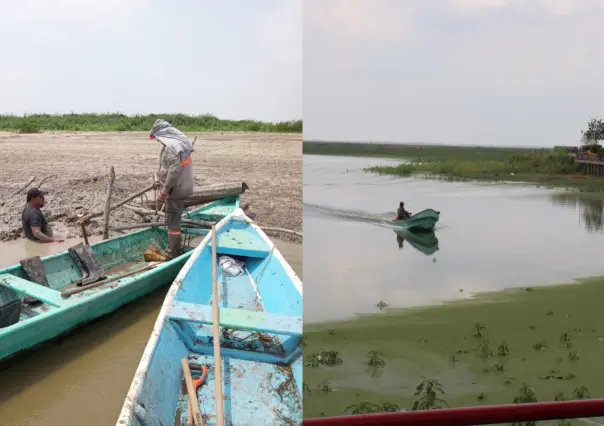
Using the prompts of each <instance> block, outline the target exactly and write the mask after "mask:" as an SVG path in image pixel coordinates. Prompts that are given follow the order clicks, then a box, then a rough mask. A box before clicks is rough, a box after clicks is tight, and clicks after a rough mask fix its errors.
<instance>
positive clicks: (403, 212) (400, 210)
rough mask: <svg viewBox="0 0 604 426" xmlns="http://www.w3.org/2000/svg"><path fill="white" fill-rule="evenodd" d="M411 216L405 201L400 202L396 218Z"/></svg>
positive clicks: (401, 218)
mask: <svg viewBox="0 0 604 426" xmlns="http://www.w3.org/2000/svg"><path fill="white" fill-rule="evenodd" d="M410 217H411V213H409V212H408V211H407V210H405V203H404V202H402V201H401V202H400V203H399V206H398V210H397V211H396V219H395V220H405V219H409V218H410Z"/></svg>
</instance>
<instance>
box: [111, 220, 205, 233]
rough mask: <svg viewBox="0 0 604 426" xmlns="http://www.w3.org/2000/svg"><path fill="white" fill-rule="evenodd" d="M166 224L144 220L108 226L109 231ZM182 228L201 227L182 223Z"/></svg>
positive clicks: (158, 226)
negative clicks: (143, 221)
mask: <svg viewBox="0 0 604 426" xmlns="http://www.w3.org/2000/svg"><path fill="white" fill-rule="evenodd" d="M165 226H166V224H165V223H164V222H146V223H134V224H131V225H118V226H114V227H111V228H109V230H110V231H127V230H129V229H140V228H162V227H165ZM182 227H183V228H187V227H191V228H203V227H202V226H198V225H194V224H192V223H183V224H182Z"/></svg>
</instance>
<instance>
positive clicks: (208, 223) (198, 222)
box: [121, 204, 214, 229]
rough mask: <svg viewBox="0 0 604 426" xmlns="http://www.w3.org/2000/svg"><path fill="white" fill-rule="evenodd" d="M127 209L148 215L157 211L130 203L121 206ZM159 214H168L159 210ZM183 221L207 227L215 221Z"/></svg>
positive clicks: (182, 220) (183, 221) (183, 220)
mask: <svg viewBox="0 0 604 426" xmlns="http://www.w3.org/2000/svg"><path fill="white" fill-rule="evenodd" d="M121 207H123V208H125V209H127V210H130V211H133V212H136V213H141V214H147V215H154V214H155V212H154V211H153V210H149V209H143V208H142V207H136V206H131V205H129V204H125V205H123V206H121ZM157 214H158V215H159V216H165V215H166V214H165V213H164V212H157ZM180 222H181V223H188V224H192V225H197V226H202V227H206V228H208V229H209V228H210V227H211V226H212V225H213V224H214V222H208V221H206V220H191V219H181V221H180Z"/></svg>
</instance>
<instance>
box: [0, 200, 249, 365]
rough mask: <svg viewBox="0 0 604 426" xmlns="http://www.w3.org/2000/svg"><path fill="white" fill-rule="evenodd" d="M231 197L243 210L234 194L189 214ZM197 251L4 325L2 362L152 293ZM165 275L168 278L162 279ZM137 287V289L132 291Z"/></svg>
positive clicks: (112, 241) (0, 333)
mask: <svg viewBox="0 0 604 426" xmlns="http://www.w3.org/2000/svg"><path fill="white" fill-rule="evenodd" d="M229 199H230V200H232V201H231V204H232V211H236V210H238V209H240V207H239V205H240V199H239V196H233V197H227V198H226V199H220V200H217V201H214V202H211V203H209V204H206V205H204V206H202V207H200V208H199V209H195V210H192V211H190V212H187V213H185V214H188V216H189V217H190V216H194V215H200V214H201V215H203V212H204V211H207V210H210V209H212V208H213V207H215V206H218V205H224V204H225V203H227V202H228V200H229ZM233 199H234V200H233ZM183 216H184V215H183ZM225 217H226V216H225ZM204 231H205V230H204ZM145 232H148V229H142V230H137V231H134V232H131V233H128V234H125V235H120V236H118V237H115V238H111V239H108V240H105V241H99V242H97V243H93V244H91V247H97V246H101V245H108V244H115V243H116V242H119V241H122V240H125V239H133V238H136V236H137V235H141V234H142V233H145ZM207 234H208V235H209V231H207ZM193 252H194V250H189V251H188V252H186V253H183V254H181V255H180V256H179V257H177V258H175V259H172V260H170V261H168V262H164V263H162V264H160V265H158V266H157V267H155V268H153V269H150V270H146V271H143V272H142V273H140V274H135V275H133V276H131V277H128V278H124V279H123V280H120V281H123V282H125V284H124V285H122V286H119V287H117V286H116V287H114V286H113V285H110V286H109V287H104V286H101V287H97V288H96V289H90V290H91V291H92V292H91V293H90V294H85V293H87V292H83V293H80V294H79V295H78V296H79V297H75V296H71V297H70V298H69V299H72V298H73V300H74V302H73V303H71V304H69V305H67V306H64V307H60V308H51V309H49V311H47V312H45V313H44V314H40V315H38V316H36V317H34V318H31V319H30V320H28V321H27V322H26V323H17V324H14V325H12V326H9V327H5V328H1V329H0V363H2V362H4V361H6V360H8V359H10V358H13V357H15V356H18V355H20V354H22V353H24V352H28V351H29V350H34V349H35V348H37V347H39V346H40V345H43V344H45V343H48V342H50V341H52V340H56V339H59V338H61V337H63V336H65V335H67V334H69V333H70V332H71V331H74V330H75V329H77V328H79V327H81V326H83V325H85V324H86V323H88V322H90V321H93V320H96V319H98V318H101V317H103V316H105V315H108V314H110V313H112V312H114V311H115V310H117V309H119V308H120V307H122V306H124V305H127V304H128V303H131V302H133V301H135V300H136V299H139V298H140V297H143V296H145V295H147V294H149V293H151V292H152V291H154V290H156V289H158V288H160V287H163V286H164V285H168V284H170V283H171V282H172V280H173V278H174V276H176V275H177V274H178V271H179V270H180V269H181V268H182V266H183V265H184V264H185V262H186V261H187V260H188V259H189V257H190V256H191V254H192V253H193ZM65 253H66V250H64V251H62V252H59V253H55V254H52V255H49V256H45V257H43V258H42V262H43V263H44V262H45V261H49V260H51V259H54V258H58V257H59V256H63V255H65ZM19 268H21V266H20V265H19V264H17V265H13V266H9V267H7V268H3V269H0V274H5V273H6V274H10V273H11V272H12V271H15V270H18V269H19ZM161 277H165V278H164V279H160V278H161ZM133 289H134V290H136V291H132V290H133ZM128 291H130V292H132V293H133V294H128ZM115 295H121V297H119V298H117V300H112V298H113V299H115ZM69 299H66V300H69ZM107 301H112V302H113V303H107ZM90 305H92V307H95V308H98V310H97V311H94V309H90V308H91V306H90ZM79 309H80V310H82V314H83V315H80V316H77V315H76V318H75V320H74V321H73V322H72V323H69V322H67V321H59V324H57V327H56V329H55V330H52V331H49V330H48V327H45V328H44V332H45V334H44V336H38V338H34V339H32V340H33V343H32V344H30V345H25V346H23V347H22V348H20V349H18V350H16V351H10V352H3V351H2V348H3V347H6V346H8V344H9V343H10V342H8V343H5V344H4V345H3V344H1V343H2V341H3V340H4V339H6V338H10V336H11V335H17V334H18V333H19V332H23V331H29V329H31V328H35V327H38V326H39V324H48V323H47V321H48V320H49V319H50V320H53V321H54V320H55V319H56V318H57V317H59V318H62V317H65V316H66V315H70V314H72V313H73V312H74V311H75V312H76V313H77V312H78V310H79ZM35 334H36V333H34V336H35Z"/></svg>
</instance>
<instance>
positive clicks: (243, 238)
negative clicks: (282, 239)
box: [208, 229, 270, 259]
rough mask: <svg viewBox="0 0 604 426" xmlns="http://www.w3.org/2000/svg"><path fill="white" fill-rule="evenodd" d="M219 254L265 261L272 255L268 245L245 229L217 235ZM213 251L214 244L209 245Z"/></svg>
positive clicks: (217, 250) (230, 230)
mask: <svg viewBox="0 0 604 426" xmlns="http://www.w3.org/2000/svg"><path fill="white" fill-rule="evenodd" d="M216 239H217V246H216V253H217V254H226V255H231V256H244V257H258V258H261V259H264V258H265V257H267V256H268V255H269V254H270V250H269V247H268V245H267V244H266V243H265V242H264V241H262V240H261V239H260V238H258V237H256V236H255V235H253V234H250V233H249V232H248V231H246V230H244V229H229V230H228V231H225V232H221V233H218V235H216ZM208 247H209V248H210V249H211V247H212V243H211V242H209V243H208Z"/></svg>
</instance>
